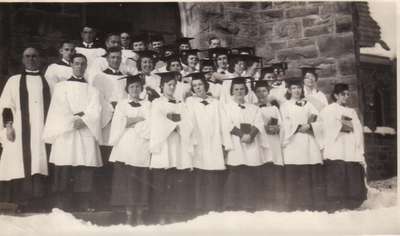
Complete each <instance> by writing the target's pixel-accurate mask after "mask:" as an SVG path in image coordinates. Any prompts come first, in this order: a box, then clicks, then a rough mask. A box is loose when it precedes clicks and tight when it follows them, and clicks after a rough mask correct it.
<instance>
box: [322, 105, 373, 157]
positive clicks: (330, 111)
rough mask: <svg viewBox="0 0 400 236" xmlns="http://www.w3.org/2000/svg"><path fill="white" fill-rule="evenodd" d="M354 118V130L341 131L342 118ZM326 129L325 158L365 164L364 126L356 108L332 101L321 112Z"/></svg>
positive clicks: (324, 141) (324, 140) (324, 128)
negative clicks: (348, 131)
mask: <svg viewBox="0 0 400 236" xmlns="http://www.w3.org/2000/svg"><path fill="white" fill-rule="evenodd" d="M342 116H347V117H350V118H351V119H352V121H351V123H352V124H353V132H350V133H344V132H340V129H341V128H342V122H341V118H342ZM320 117H321V119H320V120H321V122H322V127H323V130H324V135H323V137H324V139H323V158H324V159H329V160H343V161H346V162H359V163H362V164H364V165H365V158H364V141H363V128H362V125H361V122H360V120H359V119H358V116H357V113H356V111H355V110H354V109H352V108H348V107H344V106H341V105H339V104H337V103H336V102H335V103H332V104H330V105H328V106H326V107H325V108H324V109H323V110H322V111H321V114H320Z"/></svg>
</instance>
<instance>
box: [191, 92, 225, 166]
mask: <svg viewBox="0 0 400 236" xmlns="http://www.w3.org/2000/svg"><path fill="white" fill-rule="evenodd" d="M202 102H204V103H205V104H206V105H205V104H203V103H202ZM185 105H186V111H187V114H188V119H189V120H190V122H191V123H192V125H191V127H192V128H193V129H192V131H191V136H192V138H193V145H194V148H193V149H194V150H193V165H194V167H195V168H199V169H203V170H223V169H225V160H224V155H223V150H222V145H223V144H224V145H225V143H226V141H227V140H229V139H230V136H229V134H228V133H226V132H223V130H222V116H221V112H222V111H221V105H220V102H219V101H218V100H217V99H215V98H212V97H207V98H206V99H202V98H200V97H197V96H192V97H188V98H187V100H186V103H185Z"/></svg>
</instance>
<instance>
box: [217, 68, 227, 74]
mask: <svg viewBox="0 0 400 236" xmlns="http://www.w3.org/2000/svg"><path fill="white" fill-rule="evenodd" d="M217 72H218V73H222V74H225V73H227V72H228V70H225V69H221V68H218V69H217Z"/></svg>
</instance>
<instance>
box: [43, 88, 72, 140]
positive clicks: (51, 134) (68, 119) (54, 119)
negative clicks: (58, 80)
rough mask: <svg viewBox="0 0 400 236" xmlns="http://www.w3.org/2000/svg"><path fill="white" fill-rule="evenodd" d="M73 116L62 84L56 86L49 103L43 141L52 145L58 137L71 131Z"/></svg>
mask: <svg viewBox="0 0 400 236" xmlns="http://www.w3.org/2000/svg"><path fill="white" fill-rule="evenodd" d="M75 119H77V117H76V116H74V114H73V112H72V111H71V108H70V106H69V104H68V101H67V100H66V96H65V90H64V87H63V85H62V84H57V85H56V87H55V88H54V94H53V97H52V99H51V102H50V107H49V111H48V113H47V119H46V123H45V126H44V129H43V140H44V141H45V142H46V143H53V142H54V141H55V140H56V139H57V137H58V136H60V135H62V134H64V133H66V132H69V131H73V130H74V128H73V125H74V120H75Z"/></svg>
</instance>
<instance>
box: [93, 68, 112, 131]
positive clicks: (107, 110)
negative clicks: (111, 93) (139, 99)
mask: <svg viewBox="0 0 400 236" xmlns="http://www.w3.org/2000/svg"><path fill="white" fill-rule="evenodd" d="M89 84H90V83H89ZM92 85H93V86H94V87H95V88H97V89H98V90H99V92H100V94H99V96H100V104H101V108H102V109H101V127H102V128H104V127H106V126H107V124H108V123H110V122H111V119H112V117H113V113H114V108H113V107H112V105H111V104H110V103H109V101H108V100H107V99H106V95H105V91H104V90H105V89H106V88H105V87H106V86H105V83H104V79H103V77H102V76H101V74H97V75H96V76H95V77H94V79H93V80H92Z"/></svg>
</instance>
